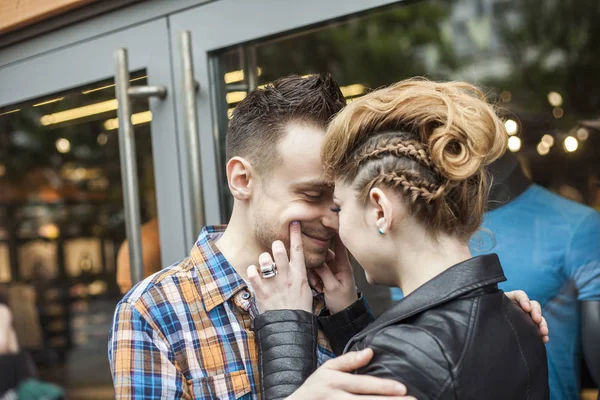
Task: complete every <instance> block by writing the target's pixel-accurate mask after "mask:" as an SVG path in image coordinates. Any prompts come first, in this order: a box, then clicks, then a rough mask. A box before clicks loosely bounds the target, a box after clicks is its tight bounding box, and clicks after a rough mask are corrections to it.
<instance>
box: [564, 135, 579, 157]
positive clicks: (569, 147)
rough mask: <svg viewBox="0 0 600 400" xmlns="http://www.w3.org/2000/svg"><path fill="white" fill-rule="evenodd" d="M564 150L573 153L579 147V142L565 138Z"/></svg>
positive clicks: (568, 137)
mask: <svg viewBox="0 0 600 400" xmlns="http://www.w3.org/2000/svg"><path fill="white" fill-rule="evenodd" d="M564 146H565V150H566V151H567V152H569V153H573V152H574V151H576V150H577V148H578V147H579V142H578V141H577V139H575V138H574V137H573V136H567V137H566V138H565V141H564Z"/></svg>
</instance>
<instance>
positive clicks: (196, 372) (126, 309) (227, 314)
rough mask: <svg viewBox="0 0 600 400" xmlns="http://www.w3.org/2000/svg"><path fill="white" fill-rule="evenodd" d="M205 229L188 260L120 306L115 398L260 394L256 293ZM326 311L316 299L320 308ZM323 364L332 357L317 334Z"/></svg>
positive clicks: (113, 338)
mask: <svg viewBox="0 0 600 400" xmlns="http://www.w3.org/2000/svg"><path fill="white" fill-rule="evenodd" d="M224 230H225V227H224V226H218V227H210V226H209V227H205V228H204V229H203V230H202V233H201V234H200V236H199V238H198V241H197V242H196V244H195V246H194V247H193V249H192V251H191V254H190V256H189V257H188V258H186V259H185V260H183V261H182V262H180V263H178V264H175V265H173V266H171V267H169V268H166V269H163V270H162V271H160V272H157V273H156V274H154V275H152V276H151V277H149V278H147V279H145V280H144V281H142V282H140V283H139V284H138V285H136V286H135V287H134V288H133V289H131V291H130V292H129V293H127V295H126V296H125V297H124V298H123V299H122V300H121V302H120V303H119V304H118V305H117V309H116V312H115V317H114V321H113V325H112V328H111V332H110V338H109V349H108V356H109V360H110V367H111V371H112V375H113V383H114V386H115V396H116V398H117V399H159V398H161V399H163V398H164V399H179V398H183V399H247V400H249V399H258V398H260V388H259V379H258V378H259V377H258V376H257V375H258V371H259V366H258V349H257V346H256V344H255V339H254V332H253V330H252V319H253V310H254V307H251V305H252V301H253V295H252V293H251V291H250V289H249V288H248V286H247V284H246V283H245V282H244V280H243V279H242V278H241V277H240V275H239V274H238V273H237V272H236V271H235V269H234V268H233V267H232V266H231V265H230V264H229V262H227V260H226V259H225V257H224V256H223V254H221V252H220V251H219V249H218V248H217V246H215V244H214V242H215V241H216V240H217V239H218V238H219V237H220V236H221V235H222V234H223V232H224ZM323 308H324V302H323V299H322V297H321V296H316V297H315V313H318V312H320V311H321V310H322V309H323ZM318 343H319V345H318V347H317V349H318V359H319V364H321V363H323V362H324V361H326V360H327V359H329V358H331V357H334V354H333V352H332V350H331V348H330V346H329V344H328V342H327V339H326V338H325V336H324V335H323V334H322V333H321V332H319V340H318Z"/></svg>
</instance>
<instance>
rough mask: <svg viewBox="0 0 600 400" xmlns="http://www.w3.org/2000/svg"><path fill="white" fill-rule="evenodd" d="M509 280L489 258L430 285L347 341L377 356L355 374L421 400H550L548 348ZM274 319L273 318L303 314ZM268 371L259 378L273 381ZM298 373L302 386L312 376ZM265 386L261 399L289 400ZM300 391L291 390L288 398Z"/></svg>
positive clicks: (280, 350)
mask: <svg viewBox="0 0 600 400" xmlns="http://www.w3.org/2000/svg"><path fill="white" fill-rule="evenodd" d="M504 280H506V278H505V277H504V274H503V271H502V267H501V266H500V262H499V260H498V257H497V256H496V255H488V256H481V257H476V258H472V259H470V260H467V261H465V262H463V263H460V264H458V265H456V266H454V267H452V268H450V269H448V270H447V271H445V272H443V273H442V274H440V275H438V276H437V277H435V278H434V279H432V280H430V281H429V282H427V283H425V284H424V285H423V286H421V287H420V288H418V289H417V290H415V291H414V292H413V293H411V294H410V295H409V296H407V297H406V298H405V299H403V300H402V301H401V302H399V303H398V304H397V305H395V306H394V307H392V308H391V309H390V310H388V311H386V312H385V313H384V314H383V315H382V316H381V317H380V318H378V319H377V320H376V321H375V322H374V323H373V324H371V325H370V326H369V327H368V328H367V329H365V330H364V331H362V332H361V333H359V334H358V335H356V336H354V337H353V338H352V339H351V340H350V341H349V342H348V344H347V345H346V351H351V350H360V349H363V348H366V347H370V348H372V349H373V350H374V352H375V356H374V358H373V360H372V361H371V363H370V364H369V365H368V366H367V367H365V368H363V369H361V370H359V371H356V372H357V373H360V374H368V375H374V376H379V377H383V378H390V379H395V380H397V381H399V382H402V383H404V384H405V385H406V386H407V388H408V393H409V394H410V395H412V396H414V397H416V398H417V399H420V400H422V399H531V400H537V399H548V397H549V392H548V369H547V362H546V349H545V347H544V344H543V342H542V340H541V339H540V337H539V335H538V330H537V327H536V326H535V324H534V323H533V321H532V320H531V319H530V317H529V315H527V314H526V313H525V312H523V311H522V310H521V309H520V308H519V307H518V306H517V305H515V304H514V303H513V302H512V301H510V300H509V299H508V298H507V297H506V296H504V294H503V292H502V291H501V290H499V289H498V287H497V283H498V282H501V281H504ZM272 313H273V314H271V316H268V318H273V317H275V316H276V314H277V315H278V316H280V317H283V315H284V313H293V314H294V315H296V316H299V315H300V314H302V312H300V311H286V312H272ZM266 314H269V313H266ZM306 314H308V313H306ZM295 328H298V329H299V330H302V328H301V327H300V326H296V327H295ZM295 331H296V332H298V330H295ZM304 332H306V331H304ZM290 339H291V337H290ZM258 340H259V341H261V340H262V343H260V347H261V348H262V349H266V348H268V347H269V346H271V345H272V344H271V343H270V340H269V338H266V337H259V338H258ZM273 350H274V351H273V352H271V354H270V358H271V359H272V358H274V357H278V360H279V363H280V364H279V366H280V367H281V365H285V360H289V359H290V356H289V355H287V354H286V353H287V351H286V349H285V346H279V347H276V348H273ZM310 351H311V350H310V349H304V351H303V352H296V353H295V354H294V356H295V357H306V356H308V355H309V354H310ZM275 353H277V354H275ZM270 365H272V364H269V363H266V364H264V365H263V371H261V372H262V373H264V374H266V375H267V376H269V375H270V374H271V372H272V371H271V370H270ZM301 374H302V375H303V376H302V380H304V379H306V378H307V377H308V375H306V372H305V371H302V372H301ZM273 383H274V384H275V383H276V382H273ZM265 385H266V386H263V392H264V397H263V398H264V399H278V398H283V397H285V396H279V397H278V395H279V394H280V393H278V390H277V386H276V385H270V384H269V382H265ZM297 387H299V385H298V386H296V387H294V388H293V387H290V386H287V387H286V389H287V390H286V392H287V393H288V394H289V393H292V392H293V391H294V390H295V389H296V388H297Z"/></svg>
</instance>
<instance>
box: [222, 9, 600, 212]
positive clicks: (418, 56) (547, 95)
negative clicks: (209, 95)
mask: <svg viewBox="0 0 600 400" xmlns="http://www.w3.org/2000/svg"><path fill="white" fill-rule="evenodd" d="M565 7H566V8H561V7H560V6H559V3H556V4H554V3H553V5H548V6H547V7H546V8H545V9H544V12H541V11H540V9H539V7H538V5H537V4H534V3H531V2H522V1H518V0H509V1H505V0H493V1H485V2H484V1H476V0H470V1H465V0H448V1H446V0H444V1H441V0H437V1H436V0H427V1H420V2H410V3H408V4H407V2H399V3H398V4H397V5H394V6H391V7H388V8H387V9H384V10H381V11H377V12H375V13H369V14H367V15H365V16H358V17H353V18H349V19H347V20H345V21H342V22H335V23H329V24H326V25H324V26H322V27H320V28H317V29H312V30H310V31H308V32H300V33H294V34H292V35H289V36H284V37H281V38H276V39H269V40H268V41H265V42H263V43H261V42H258V43H252V44H248V45H244V46H240V47H237V48H234V49H229V50H227V51H225V52H223V53H221V54H218V55H217V58H216V59H217V64H218V66H219V68H218V74H217V75H218V76H215V77H214V81H215V82H216V84H217V85H218V86H219V87H220V90H221V97H220V98H218V99H217V102H218V104H217V107H218V110H219V118H220V119H219V133H220V141H221V142H222V143H221V148H220V153H219V154H220V165H219V166H220V167H222V166H224V165H225V161H226V160H225V159H224V157H225V155H224V154H225V153H224V137H225V134H226V130H227V117H228V116H229V117H230V116H231V113H232V111H233V108H234V107H235V105H236V104H237V103H238V102H239V101H241V99H243V98H244V97H245V95H246V93H247V92H248V90H252V89H253V88H254V87H261V86H263V85H265V84H268V83H269V82H272V81H274V80H275V79H277V78H279V77H282V76H285V75H289V74H297V75H301V76H302V75H307V74H312V73H325V72H330V73H332V74H333V76H334V77H335V78H336V80H337V81H338V82H339V83H340V85H341V86H342V91H343V93H344V95H345V96H346V98H347V100H348V101H352V99H353V98H355V97H357V96H360V95H362V94H364V93H366V92H367V91H368V90H371V89H375V88H377V87H380V86H382V85H388V84H391V83H393V82H396V81H399V80H401V79H405V78H409V77H414V76H426V77H429V78H431V79H438V80H457V79H460V80H466V81H469V82H474V83H476V84H477V85H479V86H481V87H483V88H484V90H485V91H486V92H487V93H488V95H489V97H490V99H491V100H493V101H494V102H496V103H498V104H499V105H500V106H501V107H502V109H503V110H504V113H505V115H506V118H507V128H509V130H510V133H511V134H513V135H514V137H515V138H514V139H512V140H511V150H513V151H514V152H515V153H516V154H517V155H518V156H519V158H520V159H521V162H522V163H523V164H524V165H525V167H526V169H527V170H528V172H529V173H530V175H531V176H532V177H533V179H534V181H536V182H537V183H540V184H542V185H543V186H545V187H548V188H549V189H551V190H552V191H554V192H557V193H561V194H562V195H564V196H567V197H569V198H571V199H574V200H576V201H578V202H582V203H586V204H589V205H591V206H593V207H595V208H597V209H600V202H599V201H598V198H599V197H600V194H599V190H598V185H597V184H595V183H594V182H597V180H598V179H600V172H599V171H600V155H599V153H598V152H597V151H594V149H595V148H597V146H598V145H599V143H598V142H599V140H600V123H599V122H598V121H600V119H599V118H600V115H599V114H598V110H600V96H598V94H597V93H600V78H599V75H598V74H597V73H596V72H595V71H596V69H595V68H596V66H597V65H600V53H599V52H598V51H597V45H596V42H595V38H597V37H598V36H599V35H600V32H599V31H598V30H599V28H598V27H597V26H598V24H597V23H596V22H595V21H596V20H597V18H598V17H599V15H598V11H597V7H596V3H595V2H593V1H587V0H581V1H577V2H574V3H573V4H572V5H568V6H565ZM565 9H568V10H569V13H568V14H569V15H570V16H571V17H569V18H566V17H565V15H564V12H565ZM565 38H572V39H573V40H566V39H565ZM574 38H577V40H575V39H574ZM252 60H254V62H251V61H252ZM252 82H256V85H255V86H254V87H253V86H252ZM508 121H510V122H508ZM548 136H549V137H551V138H552V139H553V141H552V142H550V141H548V140H546V142H542V138H543V137H548ZM221 181H222V186H221V187H222V196H224V197H225V198H226V200H225V203H226V204H227V206H228V208H227V212H226V213H225V215H224V220H227V218H228V216H229V212H230V211H231V204H232V203H231V199H230V195H229V193H228V191H227V190H226V189H227V185H226V182H225V178H224V174H221Z"/></svg>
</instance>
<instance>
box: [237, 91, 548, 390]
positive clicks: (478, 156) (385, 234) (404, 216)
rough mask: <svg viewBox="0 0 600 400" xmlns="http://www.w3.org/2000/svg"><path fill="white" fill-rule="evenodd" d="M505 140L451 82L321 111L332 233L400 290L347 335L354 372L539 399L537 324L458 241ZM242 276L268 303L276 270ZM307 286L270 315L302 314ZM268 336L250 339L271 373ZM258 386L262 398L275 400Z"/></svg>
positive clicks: (542, 370) (489, 116)
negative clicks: (356, 357)
mask: <svg viewBox="0 0 600 400" xmlns="http://www.w3.org/2000/svg"><path fill="white" fill-rule="evenodd" d="M506 141H507V134H506V131H505V129H504V125H503V123H502V121H501V120H500V119H499V118H498V116H497V115H496V113H495V111H494V109H493V107H492V106H491V105H489V104H488V103H487V101H486V99H485V96H484V95H483V94H482V93H481V92H480V91H479V90H478V89H477V88H475V87H473V86H471V85H469V84H466V83H457V82H450V83H436V82H430V81H425V80H408V81H403V82H400V83H397V84H395V85H393V86H390V87H388V88H384V89H380V90H377V91H374V92H372V93H370V94H368V95H366V96H364V97H362V98H360V99H358V100H356V101H354V102H353V103H351V104H350V105H349V106H348V107H346V108H345V109H344V110H342V111H341V112H340V113H339V114H338V115H337V116H336V117H335V118H334V120H333V121H332V122H331V124H330V126H329V128H328V131H327V136H326V139H325V142H324V146H323V151H322V155H323V161H324V163H325V169H326V171H327V173H328V174H329V175H330V176H331V178H332V179H334V180H335V195H334V203H335V206H334V208H332V212H336V213H338V214H339V236H340V238H341V240H342V241H343V244H344V245H345V246H346V247H347V248H348V250H349V251H350V252H351V253H352V255H353V256H354V257H355V258H356V259H357V260H358V262H359V263H360V264H361V265H362V267H363V268H364V269H365V272H366V275H367V278H368V280H369V282H370V283H373V284H381V285H387V286H397V287H400V288H401V289H402V291H403V293H404V294H405V296H406V297H405V298H404V299H403V300H402V301H401V302H399V303H398V304H397V305H396V306H394V307H393V308H391V309H390V310H388V311H387V312H386V313H384V314H383V315H382V316H381V317H380V318H379V319H377V320H376V321H375V322H374V323H373V324H371V325H370V326H369V327H368V328H367V329H365V330H364V331H363V332H361V333H360V334H358V335H357V336H355V337H354V338H352V339H351V340H350V341H349V342H348V344H347V345H346V351H350V350H360V349H365V348H372V349H373V351H374V353H375V355H374V358H373V360H372V362H371V363H370V364H369V365H368V366H366V367H364V368H362V369H360V370H359V371H358V372H359V373H361V374H369V375H374V376H378V377H384V378H392V379H396V380H398V381H400V382H402V383H404V384H405V385H406V387H407V388H408V394H409V395H412V396H415V397H416V398H418V399H481V398H487V399H509V398H510V399H546V398H548V382H547V366H546V354H545V349H544V345H543V342H542V341H541V340H540V338H539V336H538V332H537V329H536V327H535V325H534V323H533V322H532V321H531V319H530V318H529V317H528V316H527V315H526V314H525V313H523V312H522V311H521V310H520V309H519V308H518V307H517V306H516V305H514V304H513V303H512V302H511V301H510V300H508V299H507V298H506V296H504V295H503V292H502V291H501V290H499V289H498V286H497V284H498V282H501V281H504V280H505V279H506V278H505V277H504V275H503V272H502V267H501V266H500V263H499V260H498V257H497V256H496V255H487V256H482V257H476V258H472V257H471V254H470V252H469V248H468V242H469V239H470V238H471V236H472V235H473V234H474V233H475V232H476V231H477V229H478V228H479V226H480V224H481V221H482V217H483V213H484V210H485V205H486V195H487V193H488V185H489V182H488V175H487V173H486V169H485V167H486V166H487V165H488V164H490V163H491V162H493V161H494V160H496V159H497V158H498V157H500V156H501V155H502V153H503V152H504V150H505V148H506ZM336 251H337V252H338V254H339V253H340V249H336ZM279 264H283V267H284V268H288V269H290V270H292V269H293V268H294V266H293V265H287V263H285V262H284V263H279V262H278V265H279ZM280 267H281V266H280ZM280 269H282V268H280ZM249 279H250V283H251V285H252V287H253V288H254V290H255V293H256V302H257V304H258V306H259V308H261V309H262V310H276V309H277V308H278V307H277V306H276V305H273V304H270V302H271V303H273V302H275V301H276V296H274V295H273V292H274V291H277V290H280V291H281V290H282V289H281V286H280V285H279V286H278V285H275V284H273V282H274V281H275V280H276V279H277V277H275V279H272V278H269V276H264V275H263V278H260V276H259V274H258V271H257V269H256V267H254V266H252V267H250V268H249ZM325 291H326V292H327V288H325ZM306 292H308V291H298V292H297V295H295V298H297V304H298V306H297V307H290V308H296V309H297V310H296V311H271V312H272V313H279V314H278V315H279V316H281V318H285V315H286V313H287V315H290V314H289V313H303V312H306V311H308V312H309V311H311V310H310V308H309V307H308V306H307V305H308V304H310V302H309V300H308V299H309V296H310V294H307V293H306ZM300 310H306V311H300ZM307 314H308V313H307ZM259 323H260V320H259ZM308 326H309V324H307V327H308ZM259 328H260V327H259ZM307 329H310V328H307ZM313 329H314V328H313ZM267 336H268V335H264V334H258V335H257V340H258V341H259V342H258V344H259V348H260V349H261V351H263V357H262V363H263V369H264V371H263V375H264V376H266V377H267V378H268V377H269V374H270V373H271V372H274V371H270V370H269V369H270V368H271V369H272V368H273V366H275V365H279V366H281V365H282V364H281V363H280V362H279V363H274V362H273V358H272V352H274V351H276V347H274V346H278V345H281V344H283V343H286V337H285V336H283V337H277V340H276V341H277V342H278V343H274V344H273V341H274V339H273V337H271V338H269V337H267ZM290 337H291V336H290ZM310 353H311V350H310V348H308V349H307V350H306V351H305V352H304V353H302V352H301V351H300V352H297V353H296V354H290V355H289V356H288V357H290V360H293V359H294V357H296V358H300V359H301V358H303V357H309V358H310V357H311V354H310ZM270 364H271V365H270ZM297 373H305V371H298V372H297ZM263 379H264V378H263ZM273 384H277V383H276V382H274V383H273ZM269 385H271V383H269V381H268V380H267V381H266V382H263V390H264V391H265V393H266V395H265V397H266V398H271V397H276V395H275V396H270V395H269V394H268V393H269V389H270V387H269ZM273 393H276V391H275V392H273Z"/></svg>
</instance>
